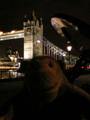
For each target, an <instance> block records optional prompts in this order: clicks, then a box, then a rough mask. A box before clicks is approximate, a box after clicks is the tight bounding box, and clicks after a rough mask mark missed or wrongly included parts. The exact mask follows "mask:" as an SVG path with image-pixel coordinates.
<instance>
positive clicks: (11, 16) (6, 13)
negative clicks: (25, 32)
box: [0, 0, 90, 56]
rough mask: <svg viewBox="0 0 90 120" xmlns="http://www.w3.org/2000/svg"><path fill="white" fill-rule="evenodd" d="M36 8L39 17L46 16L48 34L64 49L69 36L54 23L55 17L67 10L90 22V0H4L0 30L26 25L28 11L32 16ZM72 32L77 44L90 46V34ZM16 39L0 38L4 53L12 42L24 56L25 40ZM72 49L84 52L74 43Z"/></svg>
mask: <svg viewBox="0 0 90 120" xmlns="http://www.w3.org/2000/svg"><path fill="white" fill-rule="evenodd" d="M33 9H34V10H35V14H36V16H37V18H38V19H39V18H40V17H42V18H43V24H44V36H45V37H46V38H47V39H48V40H50V42H52V43H54V44H55V45H57V46H58V47H60V48H62V49H64V50H66V40H65V39H63V38H61V36H59V35H58V33H57V32H56V31H55V29H54V28H53V27H52V25H51V22H50V20H51V18H52V17H53V16H54V15H55V14H56V13H65V14H68V15H71V16H74V17H76V18H78V19H80V20H82V21H84V22H86V23H88V24H90V0H56V1H55V0H37V1H36V0H14V1H13V0H0V30H1V31H4V32H8V31H11V30H21V29H23V21H24V15H25V14H26V15H27V17H28V18H30V17H31V14H32V11H33ZM71 34H72V35H73V36H74V37H73V38H72V40H74V41H75V44H76V45H77V46H81V45H84V47H85V48H87V49H89V48H90V40H89V39H88V38H87V37H85V36H83V35H81V34H79V33H76V32H73V31H71ZM14 41H15V42H13V41H11V40H10V41H7V42H5V41H4V42H0V53H1V51H3V53H4V52H5V50H6V48H7V47H9V46H11V47H12V48H13V47H14V48H15V46H16V48H17V49H18V51H19V52H20V55H21V56H22V54H23V52H22V49H23V44H22V42H23V40H14ZM72 52H73V54H77V55H79V54H80V53H79V52H78V51H77V50H76V49H75V48H74V47H73V50H72Z"/></svg>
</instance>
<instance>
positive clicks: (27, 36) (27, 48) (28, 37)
mask: <svg viewBox="0 0 90 120" xmlns="http://www.w3.org/2000/svg"><path fill="white" fill-rule="evenodd" d="M23 29H24V59H32V58H33V57H35V56H40V55H42V54H43V23H42V18H40V21H39V20H37V18H36V16H35V12H34V11H33V13H32V16H31V18H30V19H27V18H26V16H25V21H24V23H23ZM37 36H39V38H40V39H38V37H37Z"/></svg>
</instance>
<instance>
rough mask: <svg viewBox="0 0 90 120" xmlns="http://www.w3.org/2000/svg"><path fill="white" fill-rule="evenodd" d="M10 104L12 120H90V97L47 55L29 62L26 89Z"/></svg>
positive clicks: (10, 100)
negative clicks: (72, 82) (71, 81)
mask: <svg viewBox="0 0 90 120" xmlns="http://www.w3.org/2000/svg"><path fill="white" fill-rule="evenodd" d="M7 105H8V106H9V105H11V106H12V110H10V111H13V115H12V116H13V117H12V120H35V119H39V120H46V119H49V120H66V119H68V120H90V95H89V94H88V93H87V92H85V91H84V90H82V89H81V88H79V87H77V86H75V85H72V84H70V83H69V82H68V80H67V78H66V76H65V75H64V73H63V72H62V69H61V67H60V65H59V64H58V62H57V61H55V60H54V59H53V58H50V57H48V56H40V57H35V58H33V59H32V60H30V61H28V64H27V67H26V70H25V81H24V86H23V90H22V91H21V92H20V93H19V94H17V95H16V96H14V97H12V98H10V99H9V100H8V101H6V103H5V104H4V108H5V106H7ZM2 110H3V107H2ZM11 113H12V112H11Z"/></svg>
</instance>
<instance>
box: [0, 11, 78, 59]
mask: <svg viewBox="0 0 90 120" xmlns="http://www.w3.org/2000/svg"><path fill="white" fill-rule="evenodd" d="M20 38H23V39H24V59H32V58H33V57H35V56H39V55H48V56H51V57H53V58H55V59H56V60H58V59H62V58H64V59H65V60H66V59H67V58H68V57H69V55H68V53H67V52H66V51H64V50H62V49H60V48H59V47H57V46H56V45H54V44H53V43H51V42H50V41H49V40H48V39H46V38H45V37H44V36H43V22H42V18H41V19H40V21H39V20H37V18H36V16H35V13H34V12H33V14H32V17H31V19H26V16H25V21H24V23H23V30H18V31H14V30H13V31H11V32H6V33H3V32H0V41H4V40H13V39H20ZM74 58H75V59H77V57H75V56H72V55H71V59H74Z"/></svg>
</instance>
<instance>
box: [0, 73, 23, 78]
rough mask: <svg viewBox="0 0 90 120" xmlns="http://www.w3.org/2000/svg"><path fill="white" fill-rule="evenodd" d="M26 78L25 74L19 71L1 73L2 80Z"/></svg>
mask: <svg viewBox="0 0 90 120" xmlns="http://www.w3.org/2000/svg"><path fill="white" fill-rule="evenodd" d="M18 77H24V73H18V72H17V71H0V79H7V78H18Z"/></svg>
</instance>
